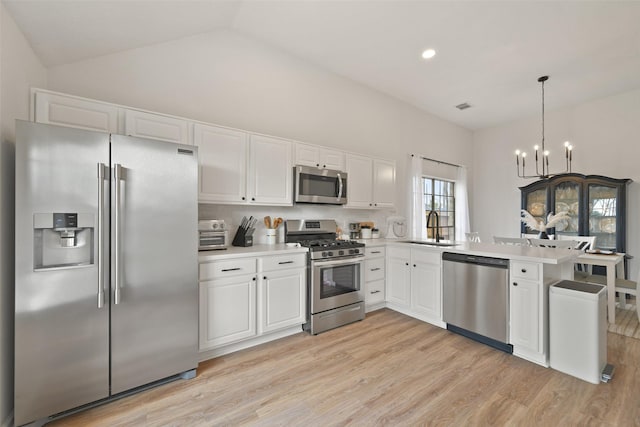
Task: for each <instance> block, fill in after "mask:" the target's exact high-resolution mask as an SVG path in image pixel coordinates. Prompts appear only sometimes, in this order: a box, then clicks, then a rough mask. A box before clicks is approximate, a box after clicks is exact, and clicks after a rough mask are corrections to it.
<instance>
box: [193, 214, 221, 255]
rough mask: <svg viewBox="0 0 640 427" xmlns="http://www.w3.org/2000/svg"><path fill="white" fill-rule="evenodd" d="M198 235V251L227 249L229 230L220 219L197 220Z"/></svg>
mask: <svg viewBox="0 0 640 427" xmlns="http://www.w3.org/2000/svg"><path fill="white" fill-rule="evenodd" d="M198 235H199V242H198V250H200V251H211V250H217V249H227V246H229V231H228V230H227V228H226V226H225V223H224V220H222V219H207V220H200V221H198Z"/></svg>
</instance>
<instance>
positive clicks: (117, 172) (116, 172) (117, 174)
mask: <svg viewBox="0 0 640 427" xmlns="http://www.w3.org/2000/svg"><path fill="white" fill-rule="evenodd" d="M113 166H114V167H113V179H114V192H113V194H114V199H115V207H114V215H113V216H114V228H115V230H114V233H113V236H114V237H113V240H114V247H115V250H114V263H113V265H114V270H115V271H114V291H113V303H114V304H120V268H121V267H120V181H121V180H122V165H120V164H117V163H116V164H114V165H113Z"/></svg>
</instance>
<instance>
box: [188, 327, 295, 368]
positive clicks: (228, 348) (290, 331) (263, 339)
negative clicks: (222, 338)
mask: <svg viewBox="0 0 640 427" xmlns="http://www.w3.org/2000/svg"><path fill="white" fill-rule="evenodd" d="M299 333H302V326H301V325H296V326H292V327H290V328H287V329H283V330H280V331H276V332H272V333H269V334H266V335H261V336H259V337H257V338H251V339H248V340H244V341H240V342H237V343H233V344H228V345H225V346H222V347H219V348H216V349H212V350H201V351H200V353H199V354H198V361H199V362H204V361H205V360H209V359H213V358H216V357H219V356H224V355H225V354H229V353H234V352H236V351H240V350H244V349H245V348H249V347H254V346H256V345H260V344H264V343H267V342H269V341H273V340H277V339H280V338H284V337H288V336H289V335H295V334H299Z"/></svg>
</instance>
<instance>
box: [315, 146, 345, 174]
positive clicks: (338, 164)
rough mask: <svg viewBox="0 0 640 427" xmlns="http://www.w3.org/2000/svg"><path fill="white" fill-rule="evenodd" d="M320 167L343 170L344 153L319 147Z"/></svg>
mask: <svg viewBox="0 0 640 427" xmlns="http://www.w3.org/2000/svg"><path fill="white" fill-rule="evenodd" d="M320 167H322V168H324V169H333V170H338V171H344V169H345V167H344V153H343V152H342V151H338V150H330V149H328V148H321V149H320Z"/></svg>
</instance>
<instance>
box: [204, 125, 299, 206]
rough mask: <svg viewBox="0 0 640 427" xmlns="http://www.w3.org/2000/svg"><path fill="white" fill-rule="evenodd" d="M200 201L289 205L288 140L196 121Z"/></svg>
mask: <svg viewBox="0 0 640 427" xmlns="http://www.w3.org/2000/svg"><path fill="white" fill-rule="evenodd" d="M193 135H194V143H195V145H196V146H197V147H198V157H199V165H200V174H199V185H200V188H199V197H198V199H199V201H200V202H207V203H226V204H259V205H267V206H291V205H292V204H293V199H292V197H293V195H292V183H293V164H292V161H291V160H292V153H291V151H292V149H291V142H290V141H286V140H283V139H279V138H271V137H266V136H261V135H250V134H248V133H246V132H241V131H237V130H233V129H227V128H222V127H217V126H209V125H204V124H200V123H196V124H195V125H194V127H193Z"/></svg>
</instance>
